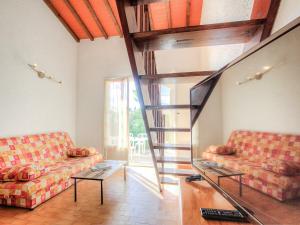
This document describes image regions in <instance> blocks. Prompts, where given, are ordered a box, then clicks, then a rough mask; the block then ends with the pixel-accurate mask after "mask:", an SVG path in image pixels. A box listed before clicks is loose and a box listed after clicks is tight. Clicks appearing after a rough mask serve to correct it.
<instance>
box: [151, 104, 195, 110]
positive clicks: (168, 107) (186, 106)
mask: <svg viewBox="0 0 300 225" xmlns="http://www.w3.org/2000/svg"><path fill="white" fill-rule="evenodd" d="M189 108H190V105H145V109H146V110H155V109H189Z"/></svg>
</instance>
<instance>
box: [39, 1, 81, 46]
mask: <svg viewBox="0 0 300 225" xmlns="http://www.w3.org/2000/svg"><path fill="white" fill-rule="evenodd" d="M44 2H45V4H46V5H47V6H48V7H49V9H50V10H51V11H52V12H53V13H54V15H55V16H56V17H57V18H58V20H59V21H60V22H61V23H62V25H63V26H64V27H65V28H66V29H67V31H68V32H69V33H70V34H71V36H72V37H73V38H74V40H75V41H76V42H79V41H80V39H79V37H78V36H77V35H76V33H75V32H74V31H73V30H72V28H71V27H70V26H69V25H68V24H67V23H66V21H65V20H64V19H63V18H62V17H61V15H60V13H59V12H58V11H57V10H56V8H55V7H54V6H53V5H52V3H51V1H50V0H44Z"/></svg>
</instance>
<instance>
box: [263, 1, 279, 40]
mask: <svg viewBox="0 0 300 225" xmlns="http://www.w3.org/2000/svg"><path fill="white" fill-rule="evenodd" d="M280 2H281V0H271V4H270V8H269V11H268V15H267V18H266V22H265V25H264V28H263V31H262V35H261V38H260V41H263V40H264V39H266V38H267V37H269V36H270V35H271V32H272V28H273V25H274V22H275V18H276V16H277V12H278V9H279V6H280Z"/></svg>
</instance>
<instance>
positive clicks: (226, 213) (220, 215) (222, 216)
mask: <svg viewBox="0 0 300 225" xmlns="http://www.w3.org/2000/svg"><path fill="white" fill-rule="evenodd" d="M200 211H201V215H202V217H203V218H204V219H207V220H226V221H236V222H248V221H247V218H246V217H245V216H244V215H243V214H242V213H240V212H239V211H238V210H224V209H209V208H200Z"/></svg>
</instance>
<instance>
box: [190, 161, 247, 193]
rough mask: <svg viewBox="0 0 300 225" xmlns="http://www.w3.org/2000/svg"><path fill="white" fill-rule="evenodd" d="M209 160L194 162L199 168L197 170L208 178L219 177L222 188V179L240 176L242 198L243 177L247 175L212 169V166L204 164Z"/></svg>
mask: <svg viewBox="0 0 300 225" xmlns="http://www.w3.org/2000/svg"><path fill="white" fill-rule="evenodd" d="M207 161H209V160H205V159H199V160H197V161H196V162H194V163H195V164H196V166H197V168H198V169H199V170H200V171H201V172H202V173H203V174H204V175H206V176H209V175H214V176H216V177H217V179H218V181H217V184H218V186H220V183H221V178H224V177H235V176H238V177H239V192H240V196H242V193H243V190H242V188H243V184H242V176H243V175H244V174H245V173H243V172H241V171H235V170H232V169H229V168H224V167H211V166H207V165H206V164H205V163H204V162H207Z"/></svg>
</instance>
